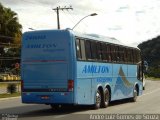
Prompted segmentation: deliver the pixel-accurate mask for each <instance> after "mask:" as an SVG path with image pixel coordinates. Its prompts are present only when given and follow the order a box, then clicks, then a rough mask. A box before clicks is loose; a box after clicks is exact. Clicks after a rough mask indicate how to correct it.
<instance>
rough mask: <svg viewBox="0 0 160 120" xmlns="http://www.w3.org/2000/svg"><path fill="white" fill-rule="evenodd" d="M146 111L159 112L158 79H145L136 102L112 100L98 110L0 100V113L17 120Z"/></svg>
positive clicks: (86, 119) (73, 119) (85, 119)
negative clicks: (55, 107)
mask: <svg viewBox="0 0 160 120" xmlns="http://www.w3.org/2000/svg"><path fill="white" fill-rule="evenodd" d="M147 113H148V114H160V81H146V90H145V91H144V93H143V95H142V96H140V97H138V100H137V102H136V103H132V102H129V101H128V100H123V101H116V102H112V103H111V104H110V106H109V107H108V108H103V109H98V110H92V109H91V108H89V107H86V106H83V107H82V106H81V107H68V108H65V109H62V110H59V111H55V110H54V111H53V110H51V109H50V106H47V105H35V104H33V105H26V104H22V103H21V101H20V98H17V99H11V100H5V101H4V100H3V101H0V115H3V116H6V114H8V115H10V116H11V117H12V116H13V115H15V116H13V117H18V120H53V119H57V120H90V118H92V115H93V114H98V115H100V114H105V115H106V114H147ZM16 115H18V116H16ZM102 117H103V116H102ZM159 117H160V116H159ZM0 119H1V118H0ZM2 119H4V117H2ZM8 120H9V119H8ZM159 120H160V118H159Z"/></svg>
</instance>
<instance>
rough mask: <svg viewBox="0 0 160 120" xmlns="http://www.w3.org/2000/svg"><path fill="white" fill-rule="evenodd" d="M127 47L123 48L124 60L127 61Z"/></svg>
mask: <svg viewBox="0 0 160 120" xmlns="http://www.w3.org/2000/svg"><path fill="white" fill-rule="evenodd" d="M127 55H128V54H127V48H125V49H124V62H125V63H127V62H128V57H127Z"/></svg>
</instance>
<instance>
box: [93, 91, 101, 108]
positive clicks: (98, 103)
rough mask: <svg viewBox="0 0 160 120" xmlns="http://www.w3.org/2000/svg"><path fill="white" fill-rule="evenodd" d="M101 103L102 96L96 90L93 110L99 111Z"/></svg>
mask: <svg viewBox="0 0 160 120" xmlns="http://www.w3.org/2000/svg"><path fill="white" fill-rule="evenodd" d="M101 101H102V95H101V92H100V91H99V90H97V92H96V97H95V105H94V109H99V108H100V106H101Z"/></svg>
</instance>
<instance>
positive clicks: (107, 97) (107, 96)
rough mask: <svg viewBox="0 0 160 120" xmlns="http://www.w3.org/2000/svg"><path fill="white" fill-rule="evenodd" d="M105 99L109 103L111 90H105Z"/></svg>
mask: <svg viewBox="0 0 160 120" xmlns="http://www.w3.org/2000/svg"><path fill="white" fill-rule="evenodd" d="M104 101H105V104H108V102H109V92H108V91H107V90H106V92H105V96H104Z"/></svg>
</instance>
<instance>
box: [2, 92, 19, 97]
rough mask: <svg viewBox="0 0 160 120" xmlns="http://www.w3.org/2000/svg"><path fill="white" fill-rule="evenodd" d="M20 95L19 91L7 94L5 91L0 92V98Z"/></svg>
mask: <svg viewBox="0 0 160 120" xmlns="http://www.w3.org/2000/svg"><path fill="white" fill-rule="evenodd" d="M20 95H21V93H20V92H18V93H13V94H7V93H5V94H0V98H9V97H17V96H20Z"/></svg>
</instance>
